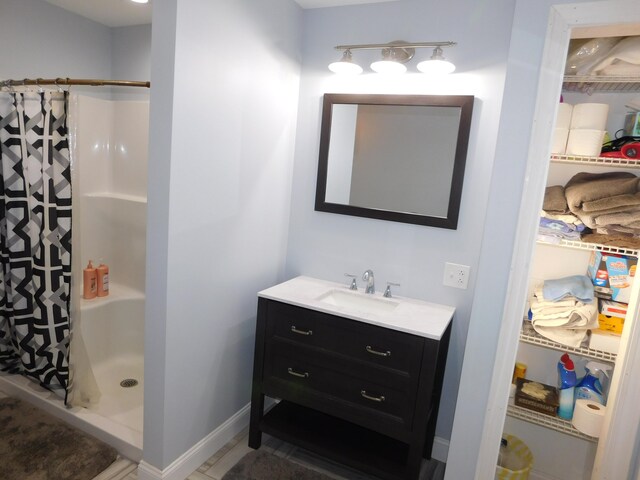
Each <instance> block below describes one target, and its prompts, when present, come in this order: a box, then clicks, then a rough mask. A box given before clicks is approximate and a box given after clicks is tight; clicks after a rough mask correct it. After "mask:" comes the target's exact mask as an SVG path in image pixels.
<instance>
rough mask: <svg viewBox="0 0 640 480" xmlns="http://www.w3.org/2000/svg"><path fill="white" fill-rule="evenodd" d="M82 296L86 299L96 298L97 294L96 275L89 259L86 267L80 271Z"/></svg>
mask: <svg viewBox="0 0 640 480" xmlns="http://www.w3.org/2000/svg"><path fill="white" fill-rule="evenodd" d="M82 283H83V285H82V296H83V298H86V299H87V300H89V299H92V298H96V295H97V294H98V275H97V272H96V269H95V268H94V266H93V264H92V263H91V260H89V264H88V265H87V268H85V269H84V270H83V271H82Z"/></svg>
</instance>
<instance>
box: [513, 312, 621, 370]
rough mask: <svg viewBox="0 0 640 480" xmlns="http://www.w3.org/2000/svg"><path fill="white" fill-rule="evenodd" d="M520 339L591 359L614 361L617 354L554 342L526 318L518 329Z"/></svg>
mask: <svg viewBox="0 0 640 480" xmlns="http://www.w3.org/2000/svg"><path fill="white" fill-rule="evenodd" d="M520 341H521V342H523V343H528V344H530V345H537V346H540V347H545V348H549V349H551V350H557V351H559V352H568V353H574V354H576V355H580V356H581V357H584V358H590V359H592V360H599V361H605V362H615V361H616V358H617V355H616V354H615V353H609V352H603V351H602V350H594V349H592V348H589V347H585V346H580V347H567V346H566V345H562V344H560V343H556V342H554V341H552V340H549V339H548V338H545V337H543V336H542V335H539V334H538V333H536V332H535V330H533V327H531V324H530V322H529V321H528V320H525V321H524V323H523V325H522V330H521V331H520Z"/></svg>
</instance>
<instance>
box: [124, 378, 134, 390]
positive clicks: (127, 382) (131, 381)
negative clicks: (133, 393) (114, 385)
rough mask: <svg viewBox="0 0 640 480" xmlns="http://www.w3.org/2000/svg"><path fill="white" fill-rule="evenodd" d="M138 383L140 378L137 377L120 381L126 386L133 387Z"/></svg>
mask: <svg viewBox="0 0 640 480" xmlns="http://www.w3.org/2000/svg"><path fill="white" fill-rule="evenodd" d="M136 385H138V380H136V379H135V378H125V379H124V380H122V381H121V382H120V386H121V387H124V388H131V387H135V386H136Z"/></svg>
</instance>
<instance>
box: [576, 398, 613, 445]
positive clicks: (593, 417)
mask: <svg viewBox="0 0 640 480" xmlns="http://www.w3.org/2000/svg"><path fill="white" fill-rule="evenodd" d="M606 409H607V407H605V406H604V405H602V404H601V403H598V402H596V401H594V400H585V399H584V398H580V399H578V400H576V406H575V408H574V409H573V418H572V419H571V423H572V424H573V426H574V427H575V428H576V430H578V431H580V432H582V433H584V434H586V435H590V436H592V437H599V436H600V430H602V422H603V420H604V414H605V412H606Z"/></svg>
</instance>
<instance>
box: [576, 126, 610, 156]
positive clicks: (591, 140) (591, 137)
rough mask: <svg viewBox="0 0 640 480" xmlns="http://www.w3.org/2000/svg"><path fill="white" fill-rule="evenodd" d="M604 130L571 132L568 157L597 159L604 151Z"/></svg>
mask: <svg viewBox="0 0 640 480" xmlns="http://www.w3.org/2000/svg"><path fill="white" fill-rule="evenodd" d="M603 139H604V130H569V139H568V140H567V155H581V156H586V157H597V156H599V155H600V151H601V150H602V140H603Z"/></svg>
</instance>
